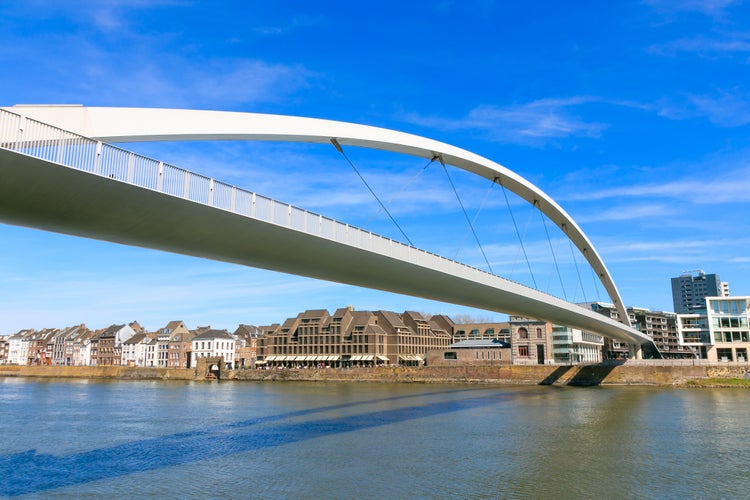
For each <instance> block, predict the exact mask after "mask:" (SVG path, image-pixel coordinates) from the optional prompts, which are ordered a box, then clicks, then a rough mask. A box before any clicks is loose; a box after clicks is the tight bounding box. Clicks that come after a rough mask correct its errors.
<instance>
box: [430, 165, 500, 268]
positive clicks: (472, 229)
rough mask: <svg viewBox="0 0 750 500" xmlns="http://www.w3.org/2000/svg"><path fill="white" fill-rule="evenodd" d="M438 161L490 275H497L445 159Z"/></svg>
mask: <svg viewBox="0 0 750 500" xmlns="http://www.w3.org/2000/svg"><path fill="white" fill-rule="evenodd" d="M438 160H439V161H440V164H441V165H442V166H443V171H444V172H445V176H446V177H447V178H448V182H450V184H451V187H452V188H453V192H454V193H455V194H456V199H457V200H458V204H459V205H461V210H462V211H463V213H464V217H466V222H468V224H469V227H470V228H471V232H472V233H473V234H474V239H475V240H476V242H477V245H478V246H479V250H480V251H481V252H482V257H484V262H485V263H486V264H487V268H488V269H489V270H490V273H491V274H495V273H494V271H492V266H491V265H490V261H489V260H487V254H485V253H484V248H482V243H480V242H479V237H478V236H477V232H476V231H475V230H474V225H473V224H472V223H471V219H469V214H467V213H466V209H465V208H464V204H463V203H462V202H461V197H460V196H459V195H458V190H457V189H456V185H455V184H453V179H451V176H450V174H448V169H447V168H446V167H445V162H444V161H443V158H442V157H440V156H438Z"/></svg>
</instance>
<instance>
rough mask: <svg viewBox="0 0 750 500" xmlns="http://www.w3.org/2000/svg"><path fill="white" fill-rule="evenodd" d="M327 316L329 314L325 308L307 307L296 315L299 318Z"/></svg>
mask: <svg viewBox="0 0 750 500" xmlns="http://www.w3.org/2000/svg"><path fill="white" fill-rule="evenodd" d="M329 316H330V314H328V311H327V310H326V309H308V310H307V311H305V312H303V313H301V314H300V315H299V316H297V317H298V318H299V319H320V318H327V317H329Z"/></svg>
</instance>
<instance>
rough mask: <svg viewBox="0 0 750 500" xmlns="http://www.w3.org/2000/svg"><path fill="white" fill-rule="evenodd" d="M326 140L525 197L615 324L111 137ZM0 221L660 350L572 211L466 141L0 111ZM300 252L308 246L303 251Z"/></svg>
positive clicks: (155, 114)
mask: <svg viewBox="0 0 750 500" xmlns="http://www.w3.org/2000/svg"><path fill="white" fill-rule="evenodd" d="M194 140H251V141H288V142H308V143H333V145H334V146H336V148H337V149H341V147H342V146H354V147H362V148H371V149H378V150H384V151H390V152H395V153H402V154H406V155H411V156H416V157H422V158H426V159H432V160H435V159H437V160H439V161H440V162H441V163H443V164H450V165H453V166H455V167H458V168H461V169H463V170H466V171H468V172H471V173H473V174H476V175H479V176H482V177H484V178H486V179H489V180H491V181H493V182H497V183H499V184H501V185H502V186H503V187H504V188H505V189H508V190H510V191H512V192H514V193H515V194H517V195H518V196H519V197H521V198H523V199H524V200H526V201H527V202H529V203H531V204H533V206H534V207H536V208H537V209H538V210H540V211H541V212H542V213H543V214H544V215H545V216H546V217H547V218H548V219H549V220H551V221H553V222H554V223H555V224H556V225H557V226H558V227H559V228H560V229H561V230H562V231H563V233H564V234H565V235H566V236H567V237H568V238H569V239H570V241H571V242H572V243H573V244H574V245H575V246H576V247H577V248H578V250H579V251H580V252H581V254H582V255H583V256H584V258H585V259H586V260H587V262H588V263H589V265H590V266H591V267H592V269H593V270H594V271H595V273H596V275H597V277H598V278H599V280H600V281H601V283H602V285H603V287H604V289H605V290H606V291H607V293H608V295H609V297H610V299H611V301H612V302H613V304H614V306H615V308H616V310H617V311H618V314H619V317H620V318H622V319H623V321H624V323H621V322H618V321H615V320H613V319H611V318H608V317H605V316H603V315H601V314H599V313H596V312H594V311H590V310H588V309H585V308H583V307H580V306H578V305H575V304H572V303H569V302H567V301H565V300H562V299H559V298H557V297H554V296H552V295H549V294H546V293H543V292H541V291H538V290H535V289H533V288H529V287H527V286H524V285H521V284H519V283H515V282H513V281H511V280H508V279H505V278H502V277H500V276H496V275H493V274H490V273H487V272H484V271H481V270H479V269H476V268H472V267H469V266H466V265H464V264H461V263H459V262H455V261H452V260H450V259H446V258H444V257H440V256H438V255H434V254H432V253H429V252H426V251H423V250H420V249H418V248H415V247H413V246H410V245H404V244H402V243H399V242H397V241H394V240H391V239H388V238H384V237H382V236H378V235H376V234H373V233H371V232H368V231H363V230H361V229H357V228H355V227H352V226H349V225H347V224H344V223H342V222H338V221H334V220H332V219H329V218H327V217H324V216H322V215H318V214H313V213H311V212H308V211H306V210H303V209H301V208H298V207H294V206H291V205H288V204H285V203H281V202H278V201H275V200H272V199H270V198H266V197H264V196H261V195H259V194H256V193H251V192H248V191H245V190H242V189H239V188H237V187H234V186H229V185H227V184H224V183H222V182H220V181H218V180H215V179H209V178H207V177H204V176H201V175H199V174H196V173H193V172H188V171H185V170H182V169H180V168H177V167H174V166H172V165H168V164H165V163H163V162H160V161H157V160H152V159H149V158H145V157H143V156H140V155H137V154H136V153H132V152H129V151H126V150H123V149H120V148H118V147H115V146H112V145H110V144H108V143H111V142H116V143H122V142H138V141H194ZM0 174H1V175H2V179H3V182H2V183H0V221H2V222H5V223H9V224H16V225H23V226H29V227H35V228H39V229H45V230H50V231H55V232H61V233H67V234H72V235H78V236H83V237H89V238H94V239H100V240H106V241H112V242H117V243H124V244H128V245H136V246H141V247H146V248H154V249H161V250H166V251H171V252H177V253H182V254H187V255H194V256H199V257H205V258H209V259H215V260H221V261H226V262H233V263H237V264H242V265H248V266H253V267H259V268H264V269H269V270H275V271H281V272H286V273H291V274H297V275H301V276H309V277H313V278H319V279H324V280H328V281H336V282H340V283H347V284H352V285H357V286H363V287H368V288H374V289H379V290H386V291H392V292H397V293H403V294H408V295H414V296H419V297H424V298H429V299H434V300H439V301H442V302H448V303H455V304H462V305H466V306H471V307H476V308H479V309H485V310H490V311H497V312H503V313H508V314H513V315H519V316H525V317H531V318H536V319H542V320H545V321H549V322H552V323H555V324H561V325H567V326H570V327H574V328H580V329H582V330H587V331H592V332H597V333H600V334H602V335H604V336H607V337H610V338H614V339H618V340H621V341H624V342H626V343H628V344H629V345H630V346H631V352H632V354H633V355H634V356H636V357H641V356H643V357H647V358H650V357H660V355H659V353H658V351H657V349H656V347H655V345H654V344H653V341H652V340H651V339H650V338H649V337H648V336H646V335H645V334H643V333H641V332H640V331H638V330H635V329H634V328H632V327H631V326H630V325H629V324H627V322H628V314H627V311H626V309H625V306H624V304H623V302H622V299H621V298H620V294H619V292H618V290H617V287H616V286H615V283H614V281H613V279H612V277H611V275H610V273H609V271H608V270H607V268H606V266H605V264H604V262H603V261H602V259H601V257H600V256H599V254H598V253H597V251H596V250H595V249H594V246H593V245H592V244H591V242H590V241H589V239H588V237H587V236H586V235H585V234H584V233H583V231H582V230H581V229H580V227H579V226H578V225H577V224H576V223H575V221H574V220H573V219H572V218H571V217H570V216H569V215H568V214H567V213H566V212H565V211H564V210H563V209H562V208H561V207H560V206H559V205H558V204H557V203H556V202H555V201H554V200H552V198H550V197H549V196H547V195H546V194H545V193H544V192H542V191H541V190H540V189H539V188H537V187H536V186H534V185H533V184H531V183H530V182H528V181H527V180H526V179H524V178H522V177H521V176H519V175H518V174H516V173H515V172H513V171H511V170H509V169H507V168H505V167H503V166H501V165H499V164H497V163H495V162H493V161H491V160H489V159H486V158H483V157H481V156H479V155H476V154H474V153H471V152H469V151H466V150H463V149H460V148H457V147H455V146H451V145H449V144H445V143H441V142H438V141H434V140H431V139H427V138H424V137H420V136H416V135H412V134H406V133H402V132H397V131H394V130H388V129H383V128H377V127H370V126H364V125H357V124H351V123H344V122H337V121H330V120H321V119H313V118H303V117H292V116H279V115H264V114H254V113H234V112H221V111H195V110H181V109H153V108H97V107H84V106H13V107H10V108H0ZM300 249H304V251H300Z"/></svg>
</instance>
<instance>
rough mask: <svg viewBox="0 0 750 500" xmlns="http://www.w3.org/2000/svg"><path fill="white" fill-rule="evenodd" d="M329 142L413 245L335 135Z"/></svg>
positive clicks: (410, 243)
mask: <svg viewBox="0 0 750 500" xmlns="http://www.w3.org/2000/svg"><path fill="white" fill-rule="evenodd" d="M331 144H333V147H335V148H336V150H337V151H338V152H339V153H341V155H342V156H343V157H344V159H345V160H346V161H347V163H349V165H350V166H351V167H352V169H353V170H354V171H355V172H356V173H357V175H358V176H359V178H360V179H362V182H363V183H364V184H365V186H366V187H367V189H368V190H369V191H370V194H372V196H373V197H374V198H375V199H376V200H377V201H378V203H380V207H381V208H382V209H383V211H384V212H385V213H387V214H388V217H390V218H391V221H393V224H394V225H395V226H396V227H397V228H398V230H399V231H401V234H402V235H403V236H404V238H406V241H408V242H409V245H411V246H414V243H412V242H411V240H410V239H409V237H408V236H406V233H405V232H404V230H403V229H401V226H399V225H398V222H396V219H394V218H393V215H391V212H389V211H388V209H387V208H386V207H385V205H383V202H382V201H380V198H378V195H376V194H375V191H373V190H372V188H371V187H370V185H369V184H368V183H367V181H366V180H365V178H364V177H362V174H360V173H359V170H357V167H355V166H354V163H352V161H351V160H350V159H349V157H348V156H347V155H346V153H345V152H344V149H343V148H342V147H341V144H339V141H337V140H336V138H335V137H331Z"/></svg>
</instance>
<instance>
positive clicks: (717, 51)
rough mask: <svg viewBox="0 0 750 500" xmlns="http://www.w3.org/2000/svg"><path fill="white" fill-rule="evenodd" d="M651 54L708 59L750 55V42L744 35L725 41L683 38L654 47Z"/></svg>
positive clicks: (727, 38) (734, 36) (728, 38)
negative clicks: (695, 56) (690, 54)
mask: <svg viewBox="0 0 750 500" xmlns="http://www.w3.org/2000/svg"><path fill="white" fill-rule="evenodd" d="M648 50H649V52H652V53H655V54H660V55H669V56H673V55H676V54H677V53H679V52H695V53H698V54H701V55H704V56H707V57H716V56H719V55H722V54H735V53H740V54H748V53H750V41H748V40H747V37H746V36H745V35H744V34H743V35H737V34H735V35H731V36H727V37H726V38H724V39H721V38H708V37H705V36H699V37H695V38H681V39H679V40H674V41H671V42H667V43H664V44H658V45H652V46H651V47H649V49H648Z"/></svg>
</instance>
